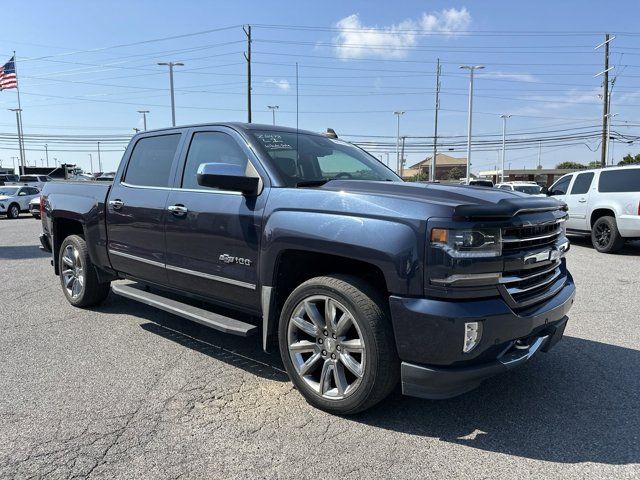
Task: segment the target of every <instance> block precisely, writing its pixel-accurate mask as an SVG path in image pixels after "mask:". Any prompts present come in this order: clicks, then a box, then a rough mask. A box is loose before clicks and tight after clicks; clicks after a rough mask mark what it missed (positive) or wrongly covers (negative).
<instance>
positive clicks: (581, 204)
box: [565, 172, 594, 231]
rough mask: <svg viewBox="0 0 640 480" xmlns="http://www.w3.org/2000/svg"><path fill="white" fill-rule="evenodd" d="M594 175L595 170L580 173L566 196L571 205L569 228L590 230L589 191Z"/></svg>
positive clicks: (568, 204) (569, 205)
mask: <svg viewBox="0 0 640 480" xmlns="http://www.w3.org/2000/svg"><path fill="white" fill-rule="evenodd" d="M593 176H594V173H593V172H584V173H578V174H577V175H576V176H575V179H574V180H573V183H572V184H571V189H570V190H569V194H568V195H566V197H565V202H566V203H567V206H568V207H569V220H568V223H567V228H570V229H574V230H585V231H586V230H589V225H588V223H587V209H588V205H589V192H590V190H591V185H592V184H593Z"/></svg>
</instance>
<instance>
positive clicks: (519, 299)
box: [500, 220, 565, 308]
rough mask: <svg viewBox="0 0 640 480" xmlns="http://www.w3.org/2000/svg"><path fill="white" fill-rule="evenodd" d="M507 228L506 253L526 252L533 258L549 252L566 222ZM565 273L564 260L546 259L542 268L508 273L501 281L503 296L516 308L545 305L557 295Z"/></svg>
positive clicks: (505, 233) (537, 267)
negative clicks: (543, 302) (544, 301)
mask: <svg viewBox="0 0 640 480" xmlns="http://www.w3.org/2000/svg"><path fill="white" fill-rule="evenodd" d="M563 221H564V220H560V221H556V222H553V223H543V224H539V225H527V226H523V227H507V228H505V229H503V232H502V235H503V239H502V241H503V246H502V249H503V252H504V253H507V254H508V253H512V252H513V253H515V252H516V251H523V253H524V254H525V255H524V256H523V259H524V258H526V256H527V253H528V252H530V253H531V254H532V255H534V256H535V255H536V254H538V253H543V252H545V250H546V249H545V247H547V248H548V250H551V248H552V246H553V245H554V244H555V243H556V241H557V240H558V239H559V238H560V236H561V235H562V222H563ZM564 277H565V270H564V267H563V262H562V259H561V258H555V259H551V258H549V259H548V260H542V261H541V262H540V264H539V265H537V264H536V265H535V266H529V267H528V268H523V269H522V270H517V271H509V272H504V273H503V274H502V277H501V278H500V283H501V286H502V291H503V295H504V296H505V297H506V298H507V300H509V303H510V304H511V305H512V306H513V307H514V308H523V307H527V306H530V305H533V304H535V303H537V302H541V301H543V300H545V299H546V298H549V297H551V296H553V295H555V294H556V293H557V291H558V290H559V289H560V288H562V285H563V284H564V281H562V280H564Z"/></svg>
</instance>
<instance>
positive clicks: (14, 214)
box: [7, 203, 20, 220]
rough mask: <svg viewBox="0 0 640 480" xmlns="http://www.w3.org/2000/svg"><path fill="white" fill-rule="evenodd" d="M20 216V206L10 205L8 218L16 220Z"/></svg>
mask: <svg viewBox="0 0 640 480" xmlns="http://www.w3.org/2000/svg"><path fill="white" fill-rule="evenodd" d="M19 216H20V205H18V204H17V203H12V204H11V205H9V208H8V209H7V218H10V219H12V220H15V219H16V218H18V217H19Z"/></svg>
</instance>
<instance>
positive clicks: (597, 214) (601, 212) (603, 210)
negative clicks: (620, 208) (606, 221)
mask: <svg viewBox="0 0 640 480" xmlns="http://www.w3.org/2000/svg"><path fill="white" fill-rule="evenodd" d="M602 217H614V218H615V217H616V212H615V210H614V209H613V208H611V207H598V208H595V209H594V210H593V211H592V212H591V217H590V219H589V226H590V228H593V226H594V225H595V223H596V222H597V221H598V219H599V218H602Z"/></svg>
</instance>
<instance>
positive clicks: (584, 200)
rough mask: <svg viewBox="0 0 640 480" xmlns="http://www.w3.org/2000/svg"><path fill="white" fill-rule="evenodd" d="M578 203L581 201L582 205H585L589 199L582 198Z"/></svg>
mask: <svg viewBox="0 0 640 480" xmlns="http://www.w3.org/2000/svg"><path fill="white" fill-rule="evenodd" d="M578 201H579V202H580V203H585V202H586V201H587V199H586V198H580V199H579V200H578Z"/></svg>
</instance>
